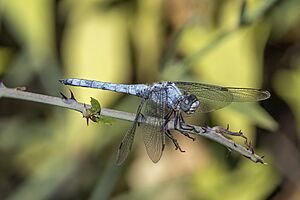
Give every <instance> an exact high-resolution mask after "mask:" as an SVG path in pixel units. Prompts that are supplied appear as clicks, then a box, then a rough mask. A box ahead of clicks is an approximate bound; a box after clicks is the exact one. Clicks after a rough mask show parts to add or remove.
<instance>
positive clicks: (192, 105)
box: [60, 78, 270, 165]
mask: <svg viewBox="0 0 300 200" xmlns="http://www.w3.org/2000/svg"><path fill="white" fill-rule="evenodd" d="M60 82H61V83H63V84H65V85H71V86H80V87H88V88H96V89H101V90H109V91H113V92H119V93H126V94H130V95H134V96H137V97H139V98H141V103H140V104H139V105H138V107H137V111H136V115H135V120H134V121H133V123H132V125H131V127H130V128H129V130H128V131H127V132H126V133H125V135H124V137H123V139H122V142H121V143H120V146H119V148H118V152H117V160H116V163H117V165H121V164H122V163H123V162H124V161H125V160H126V158H127V157H128V155H129V153H130V151H131V148H132V144H133V141H134V136H135V132H136V129H137V128H138V129H139V130H140V131H141V132H142V133H143V141H144V144H145V147H146V151H147V154H148V156H149V158H150V159H151V160H152V161H153V162H154V163H157V162H158V161H159V160H160V159H161V156H162V153H163V151H164V148H165V143H166V139H165V138H169V139H171V141H172V142H173V143H174V145H175V149H176V150H180V151H181V152H184V150H182V149H181V147H180V145H179V144H178V142H177V140H176V138H175V137H174V136H173V135H172V134H171V132H170V130H169V129H168V128H167V124H168V123H169V122H170V120H171V119H172V120H173V121H174V127H175V129H176V130H179V131H180V133H182V134H184V135H185V136H187V137H189V138H190V139H193V140H194V138H193V137H191V136H190V135H189V134H187V133H186V132H184V130H194V127H193V126H191V125H188V124H186V123H185V121H184V117H183V116H186V115H192V114H194V113H208V112H212V111H214V110H218V109H221V108H224V107H225V106H228V105H229V104H231V103H232V102H256V101H261V100H265V99H268V98H269V97H270V93H269V92H268V91H266V90H262V89H254V88H239V87H223V86H217V85H210V84H204V83H197V82H171V81H166V82H156V83H152V84H116V83H109V82H102V81H96V80H86V79H76V78H68V79H62V80H60ZM141 116H142V117H143V116H149V117H152V118H153V120H151V122H150V123H149V122H147V123H146V122H143V121H142V122H139V117H141Z"/></svg>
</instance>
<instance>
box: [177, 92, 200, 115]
mask: <svg viewBox="0 0 300 200" xmlns="http://www.w3.org/2000/svg"><path fill="white" fill-rule="evenodd" d="M199 105H200V102H199V101H198V99H197V97H196V96H195V95H193V94H189V95H185V96H184V98H183V100H182V101H181V102H180V109H181V110H183V111H184V112H185V113H187V114H192V113H194V112H195V111H196V110H197V108H198V107H199Z"/></svg>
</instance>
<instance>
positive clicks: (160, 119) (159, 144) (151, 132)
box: [138, 90, 167, 163]
mask: <svg viewBox="0 0 300 200" xmlns="http://www.w3.org/2000/svg"><path fill="white" fill-rule="evenodd" d="M151 99H156V101H153V100H151ZM166 101H167V94H166V91H164V90H161V91H157V92H152V94H151V95H150V98H149V100H147V101H146V103H145V108H144V112H143V114H144V115H145V116H150V117H153V120H152V121H151V123H150V124H146V123H142V124H141V125H140V127H139V128H138V130H139V131H141V132H142V133H143V139H144V143H145V147H146V150H147V154H148V156H149V157H150V159H151V160H152V161H153V162H154V163H157V162H158V161H159V160H160V158H161V156H162V153H163V150H164V146H165V135H164V131H163V123H164V116H165V113H166Z"/></svg>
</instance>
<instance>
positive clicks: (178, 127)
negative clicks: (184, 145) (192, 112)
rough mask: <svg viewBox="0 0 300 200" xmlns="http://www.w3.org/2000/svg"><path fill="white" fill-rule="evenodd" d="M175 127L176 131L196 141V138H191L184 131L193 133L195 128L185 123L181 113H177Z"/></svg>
mask: <svg viewBox="0 0 300 200" xmlns="http://www.w3.org/2000/svg"><path fill="white" fill-rule="evenodd" d="M174 125H175V128H176V130H178V131H179V132H180V133H182V134H183V135H184V136H186V137H188V138H190V139H192V140H193V141H195V138H194V137H191V136H190V135H189V134H188V133H186V132H184V131H193V130H194V127H192V126H189V125H187V124H185V123H184V120H183V118H182V115H181V113H176V116H175V122H174ZM182 130H183V131H182Z"/></svg>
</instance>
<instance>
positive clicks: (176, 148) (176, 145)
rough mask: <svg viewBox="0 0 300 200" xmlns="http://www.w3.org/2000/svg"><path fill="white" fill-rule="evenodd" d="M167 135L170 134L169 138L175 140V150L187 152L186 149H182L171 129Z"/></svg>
mask: <svg viewBox="0 0 300 200" xmlns="http://www.w3.org/2000/svg"><path fill="white" fill-rule="evenodd" d="M166 135H167V136H168V138H170V139H171V140H172V142H173V144H174V145H175V150H179V151H180V152H185V151H184V150H182V149H181V147H180V145H179V143H178V142H177V140H176V139H175V138H174V137H173V136H172V134H171V132H170V131H169V130H167V131H166Z"/></svg>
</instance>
